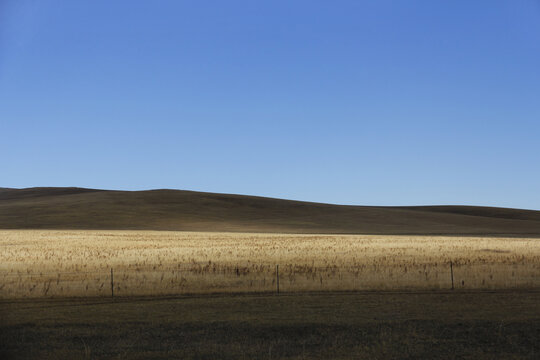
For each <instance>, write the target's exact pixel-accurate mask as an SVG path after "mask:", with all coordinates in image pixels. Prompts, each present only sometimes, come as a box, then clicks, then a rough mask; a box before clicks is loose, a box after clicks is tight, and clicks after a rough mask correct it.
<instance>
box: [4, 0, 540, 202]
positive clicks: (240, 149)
mask: <svg viewBox="0 0 540 360" xmlns="http://www.w3.org/2000/svg"><path fill="white" fill-rule="evenodd" d="M539 160H540V2H539V1H534V0H522V1H510V0H508V1H493V0H489V1H487V0H486V1H445V2H442V1H429V0H425V1H384V0H383V1H381V0H377V1H332V2H330V1H234V0H232V1H87V2H82V1H68V0H66V1H59V0H40V1H29V0H0V186H4V187H30V186H82V187H92V188H106V189H126V190H137V189H153V188H175V189H189V190H200V191H211V192H225V193H240V194H253V195H261V196H272V197H280V198H292V199H299V200H309V201H320V202H331V203H342V204H362V205H416V204H475V205H488V206H504V207H520V208H529V209H540V161H539Z"/></svg>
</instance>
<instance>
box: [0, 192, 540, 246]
mask: <svg viewBox="0 0 540 360" xmlns="http://www.w3.org/2000/svg"><path fill="white" fill-rule="evenodd" d="M0 228H3V229H145V230H189V231H247V232H250V231H252V232H281V233H284V232H285V233H338V234H340V233H343V234H432V235H437V234H444V235H479V236H481V235H492V236H534V237H540V211H533V210H519V209H506V208H490V207H475V206H418V207H380V206H343V205H330V204H320V203H309V202H300V201H291V200H280V199H272V198H263V197H254V196H242V195H227V194H214V193H202V192H194V191H181V190H150V191H107V190H92V189H81V188H28V189H7V188H0Z"/></svg>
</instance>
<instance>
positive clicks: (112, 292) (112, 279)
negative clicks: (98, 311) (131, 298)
mask: <svg viewBox="0 0 540 360" xmlns="http://www.w3.org/2000/svg"><path fill="white" fill-rule="evenodd" d="M111 298H113V299H114V277H113V270H112V268H111Z"/></svg>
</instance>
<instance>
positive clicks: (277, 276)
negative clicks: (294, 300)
mask: <svg viewBox="0 0 540 360" xmlns="http://www.w3.org/2000/svg"><path fill="white" fill-rule="evenodd" d="M276 280H277V293H278V294H279V265H276Z"/></svg>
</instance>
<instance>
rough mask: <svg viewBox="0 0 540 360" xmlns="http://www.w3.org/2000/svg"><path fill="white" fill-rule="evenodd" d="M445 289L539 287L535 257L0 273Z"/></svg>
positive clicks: (158, 289) (101, 291) (207, 289)
mask: <svg viewBox="0 0 540 360" xmlns="http://www.w3.org/2000/svg"><path fill="white" fill-rule="evenodd" d="M450 289H452V290H454V289H455V290H460V289H486V290H487V289H492V290H493V289H501V290H502V289H540V264H536V263H530V264H527V263H520V264H467V263H452V262H450V263H438V264H413V265H410V264H409V265H399V266H387V265H386V266H385V265H363V266H307V265H295V264H279V265H276V264H253V263H244V264H215V263H211V262H209V263H198V264H195V263H189V264H177V265H175V266H174V267H168V268H160V267H159V266H146V267H144V266H134V267H129V266H127V267H126V266H122V267H118V268H100V269H95V270H91V271H83V270H80V271H79V270H74V271H61V272H59V271H54V269H49V270H48V271H40V272H30V271H26V272H24V271H3V272H0V298H28V297H36V298H37V297H78V296H80V297H114V296H116V297H118V296H139V295H150V296H151V295H160V296H161V295H180V294H205V293H224V292H225V293H226V292H230V293H242V292H261V293H279V292H309V291H367V290H450Z"/></svg>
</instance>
